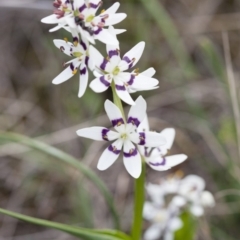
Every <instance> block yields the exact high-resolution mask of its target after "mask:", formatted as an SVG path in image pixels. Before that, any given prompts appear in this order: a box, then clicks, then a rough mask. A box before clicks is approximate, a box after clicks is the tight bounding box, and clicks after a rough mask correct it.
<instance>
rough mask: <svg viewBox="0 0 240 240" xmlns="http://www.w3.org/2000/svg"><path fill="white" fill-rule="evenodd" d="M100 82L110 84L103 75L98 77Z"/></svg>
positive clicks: (107, 85)
mask: <svg viewBox="0 0 240 240" xmlns="http://www.w3.org/2000/svg"><path fill="white" fill-rule="evenodd" d="M100 82H101V83H102V84H104V85H105V86H106V87H109V86H110V83H109V82H108V81H107V80H106V79H105V78H104V76H101V77H100Z"/></svg>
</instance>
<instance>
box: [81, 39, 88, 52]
mask: <svg viewBox="0 0 240 240" xmlns="http://www.w3.org/2000/svg"><path fill="white" fill-rule="evenodd" d="M80 44H81V45H82V47H83V49H84V50H85V51H86V50H87V45H86V44H85V42H83V40H81V42H80Z"/></svg>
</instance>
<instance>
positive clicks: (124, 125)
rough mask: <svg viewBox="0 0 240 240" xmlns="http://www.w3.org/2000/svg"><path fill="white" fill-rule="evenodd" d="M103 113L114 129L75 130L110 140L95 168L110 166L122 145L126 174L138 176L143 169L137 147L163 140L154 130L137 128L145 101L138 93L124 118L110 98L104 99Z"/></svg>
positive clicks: (78, 132)
mask: <svg viewBox="0 0 240 240" xmlns="http://www.w3.org/2000/svg"><path fill="white" fill-rule="evenodd" d="M104 107H105V110H106V113H107V115H108V117H109V119H110V121H111V123H112V126H113V127H114V128H115V130H116V131H111V130H110V129H108V128H105V127H90V128H84V129H80V130H78V131H77V134H78V135H79V136H80V137H86V138H90V139H93V140H98V141H113V140H115V141H114V142H113V143H112V144H111V145H109V146H108V147H107V148H106V149H105V151H104V152H103V153H102V155H101V157H100V159H99V161H98V166H97V167H98V169H99V170H105V169H107V168H109V167H110V166H111V165H112V164H113V163H114V162H115V161H116V160H117V158H118V157H119V155H120V153H121V150H122V148H123V163H124V165H125V167H126V169H127V171H128V172H129V174H130V175H131V176H132V177H134V178H138V177H139V176H140V174H141V171H142V161H141V156H140V154H139V152H138V149H137V147H136V146H135V145H134V144H136V145H143V146H149V147H150V146H151V147H154V146H159V145H161V144H164V143H165V140H164V138H163V137H162V136H161V135H160V134H159V133H155V132H147V131H146V132H137V131H136V130H137V127H138V126H139V124H140V123H141V121H142V120H143V118H144V117H145V114H146V108H147V104H146V101H145V100H144V99H143V98H142V97H141V96H140V97H138V99H137V100H136V102H135V105H133V106H132V107H131V108H130V111H129V114H128V118H127V122H125V121H124V117H123V116H122V113H121V111H120V109H119V108H118V107H117V106H116V105H115V104H113V103H112V102H111V101H109V100H106V101H105V104H104Z"/></svg>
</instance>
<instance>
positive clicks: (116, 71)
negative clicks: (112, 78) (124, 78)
mask: <svg viewBox="0 0 240 240" xmlns="http://www.w3.org/2000/svg"><path fill="white" fill-rule="evenodd" d="M119 72H120V69H119V67H118V66H117V67H115V68H114V69H113V71H112V74H113V75H118V74H119Z"/></svg>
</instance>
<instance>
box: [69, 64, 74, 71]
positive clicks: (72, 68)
mask: <svg viewBox="0 0 240 240" xmlns="http://www.w3.org/2000/svg"><path fill="white" fill-rule="evenodd" d="M70 68H71V70H72V71H74V65H73V63H71V64H70Z"/></svg>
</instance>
